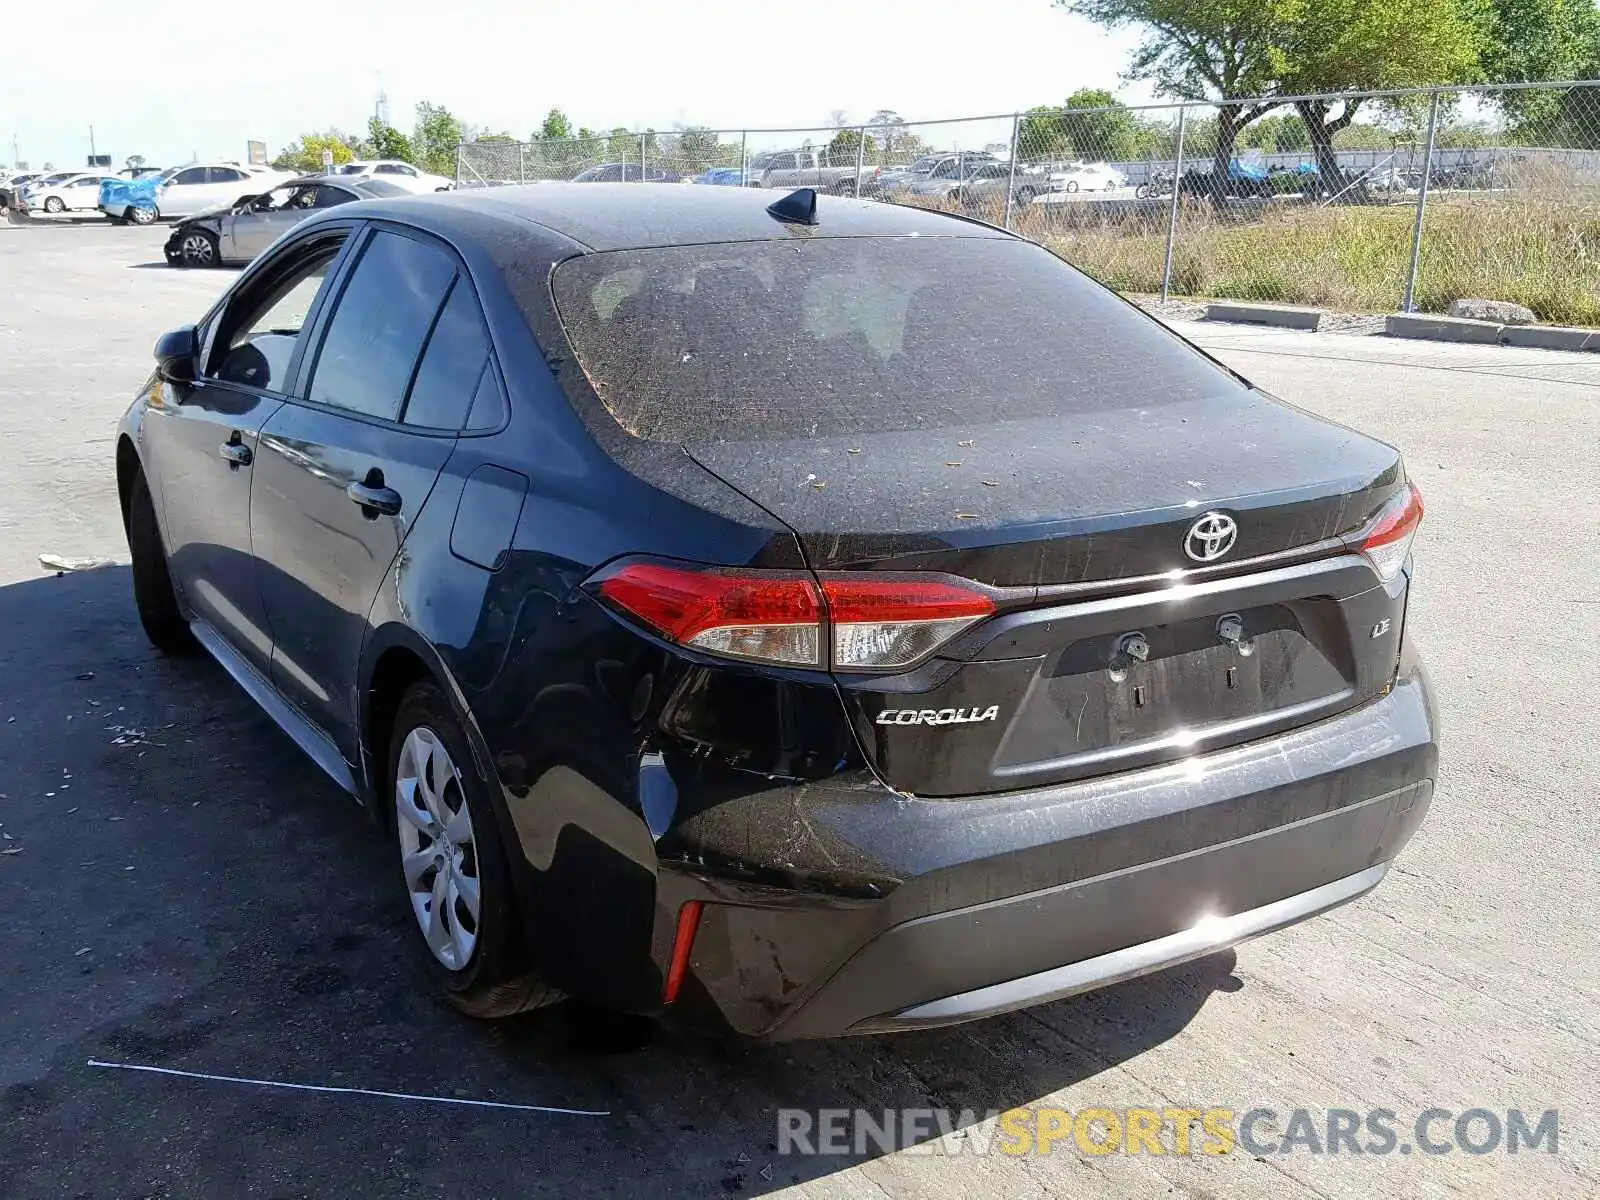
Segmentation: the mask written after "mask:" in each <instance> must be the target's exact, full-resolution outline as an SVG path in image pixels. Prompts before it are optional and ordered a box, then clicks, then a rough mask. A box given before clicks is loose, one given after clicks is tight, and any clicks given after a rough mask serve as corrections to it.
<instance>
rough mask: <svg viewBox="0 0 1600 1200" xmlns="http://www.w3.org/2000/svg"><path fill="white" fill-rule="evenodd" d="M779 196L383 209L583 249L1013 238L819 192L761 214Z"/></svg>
mask: <svg viewBox="0 0 1600 1200" xmlns="http://www.w3.org/2000/svg"><path fill="white" fill-rule="evenodd" d="M784 195H785V193H784V192H783V191H781V190H773V189H765V188H692V187H684V186H682V185H681V184H676V183H586V184H576V183H541V184H537V185H530V186H518V187H503V188H473V189H469V190H465V191H453V192H437V193H434V194H432V195H427V196H416V197H412V198H408V199H393V200H388V201H386V202H385V204H384V209H383V211H384V213H385V214H386V215H388V216H390V217H402V218H404V217H407V216H409V217H412V218H413V219H415V220H416V223H417V224H418V225H420V226H422V227H423V228H429V229H433V230H435V231H437V232H439V233H442V234H445V235H447V236H448V235H449V234H450V233H452V232H456V231H459V232H463V233H466V232H468V230H469V229H477V228H481V223H482V220H483V219H484V218H488V219H490V220H492V221H494V222H495V223H497V224H502V225H504V226H508V227H514V226H516V225H520V224H523V223H532V224H535V225H539V226H542V227H544V228H545V229H547V230H551V231H553V232H555V233H559V234H561V235H563V236H564V237H566V238H567V239H569V240H571V241H573V242H576V243H578V244H579V245H580V246H582V247H584V248H587V249H589V250H625V249H638V248H644V247H652V246H692V245H702V244H709V243H716V242H749V241H774V240H778V239H782V238H788V237H795V236H804V237H917V236H922V237H983V238H1010V237H1012V236H1013V235H1012V234H1009V233H1006V232H1005V231H1004V230H1002V229H996V228H994V227H993V226H990V225H986V224H984V223H983V222H981V221H970V220H966V219H964V218H961V217H957V216H953V215H951V214H947V213H938V212H930V211H928V210H926V209H919V208H915V207H908V206H905V205H897V204H880V203H878V202H876V201H872V200H854V199H851V198H849V197H844V196H827V195H819V196H818V197H817V210H816V211H817V224H815V225H796V224H791V223H788V222H785V221H780V220H779V219H777V218H776V217H774V216H772V214H771V213H769V212H767V206H768V205H769V204H772V203H773V202H774V201H776V200H780V199H782V198H783V196H784ZM508 232H514V229H508Z"/></svg>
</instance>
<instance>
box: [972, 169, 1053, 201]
mask: <svg viewBox="0 0 1600 1200" xmlns="http://www.w3.org/2000/svg"><path fill="white" fill-rule="evenodd" d="M1007 187H1009V188H1010V189H1011V200H1012V203H1014V204H1018V205H1022V204H1031V203H1032V202H1033V199H1034V197H1036V196H1042V195H1044V194H1045V193H1046V192H1047V191H1049V190H1050V176H1049V172H1047V171H1045V170H1044V169H1043V168H1040V167H1034V166H1029V165H1028V164H1026V163H1018V164H1017V167H1016V171H1015V172H1014V173H1013V171H1012V169H1011V164H1010V163H1008V162H992V163H982V164H980V165H979V166H978V168H977V169H976V170H975V171H973V172H971V173H970V174H969V175H968V176H967V177H966V179H964V180H962V181H961V187H960V189H959V190H958V192H957V194H956V195H955V196H953V197H952V198H953V199H959V200H960V201H962V202H963V203H965V204H966V206H967V207H968V208H983V209H991V208H1003V207H1004V206H1005V202H1006V188H1007Z"/></svg>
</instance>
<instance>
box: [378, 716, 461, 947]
mask: <svg viewBox="0 0 1600 1200" xmlns="http://www.w3.org/2000/svg"><path fill="white" fill-rule="evenodd" d="M394 806H395V814H396V817H397V820H396V821H395V826H396V827H397V829H398V830H399V833H400V865H401V867H402V868H403V869H404V871H405V878H406V889H407V890H408V891H409V892H410V893H411V911H412V913H413V914H414V915H415V916H416V918H417V924H418V925H419V926H420V927H421V929H422V936H423V938H424V940H426V941H427V943H428V949H429V950H431V951H433V956H434V957H435V958H437V959H438V960H439V961H440V963H442V964H443V965H444V966H445V967H446V968H448V969H449V970H451V971H460V970H462V969H463V968H465V967H466V965H467V963H468V962H470V961H471V960H472V951H473V948H474V947H476V946H477V944H478V913H479V905H480V904H481V899H482V894H481V888H480V881H479V877H478V850H477V846H476V845H475V844H474V842H473V837H472V813H471V811H470V810H469V809H468V808H467V797H466V793H465V792H463V791H462V790H461V772H460V770H459V769H457V767H456V764H455V762H454V761H453V760H452V759H451V757H450V751H449V750H447V749H446V748H445V745H444V742H443V741H441V740H440V738H439V735H438V734H437V733H435V732H434V731H433V730H431V729H429V728H428V727H427V726H426V725H418V726H417V727H416V728H415V729H413V730H412V731H411V732H410V733H408V734H407V735H406V740H405V743H404V744H403V745H402V746H401V747H400V758H399V761H398V762H397V764H396V766H395V782H394Z"/></svg>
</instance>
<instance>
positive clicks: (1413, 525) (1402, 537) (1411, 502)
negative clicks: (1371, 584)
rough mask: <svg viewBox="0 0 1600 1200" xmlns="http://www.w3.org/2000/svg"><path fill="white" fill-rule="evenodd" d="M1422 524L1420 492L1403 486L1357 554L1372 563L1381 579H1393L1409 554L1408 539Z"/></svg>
mask: <svg viewBox="0 0 1600 1200" xmlns="http://www.w3.org/2000/svg"><path fill="white" fill-rule="evenodd" d="M1420 524H1422V493H1421V492H1419V491H1418V490H1417V488H1416V485H1415V484H1411V483H1408V484H1406V488H1405V491H1403V492H1401V493H1400V494H1399V495H1397V496H1396V497H1395V498H1394V499H1393V500H1391V501H1390V502H1389V503H1388V504H1387V505H1385V506H1384V509H1383V511H1382V512H1381V513H1379V514H1378V520H1377V522H1376V523H1375V524H1374V525H1373V527H1372V529H1371V531H1370V532H1368V534H1367V536H1366V538H1365V539H1364V540H1363V541H1362V543H1361V552H1362V553H1363V554H1365V555H1366V556H1367V559H1368V561H1370V562H1371V563H1372V568H1373V570H1375V571H1377V572H1378V577H1379V578H1380V579H1383V580H1390V579H1393V578H1394V577H1395V576H1396V575H1398V574H1399V573H1400V568H1402V567H1403V566H1405V565H1406V555H1408V554H1410V553H1411V539H1412V538H1413V537H1414V536H1415V535H1416V532H1417V526H1418V525H1420Z"/></svg>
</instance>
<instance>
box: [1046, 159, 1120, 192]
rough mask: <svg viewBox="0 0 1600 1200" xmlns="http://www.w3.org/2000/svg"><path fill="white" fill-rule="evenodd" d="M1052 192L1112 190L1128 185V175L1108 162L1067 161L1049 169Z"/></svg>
mask: <svg viewBox="0 0 1600 1200" xmlns="http://www.w3.org/2000/svg"><path fill="white" fill-rule="evenodd" d="M1049 186H1050V190H1051V191H1052V192H1114V191H1116V190H1117V189H1119V188H1125V187H1127V186H1128V177H1127V176H1126V175H1124V174H1123V173H1122V172H1121V171H1119V170H1117V169H1116V168H1115V167H1113V166H1111V165H1110V164H1109V163H1084V162H1079V163H1068V164H1067V165H1066V166H1064V167H1057V168H1054V169H1052V170H1051V172H1050V175H1049Z"/></svg>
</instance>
